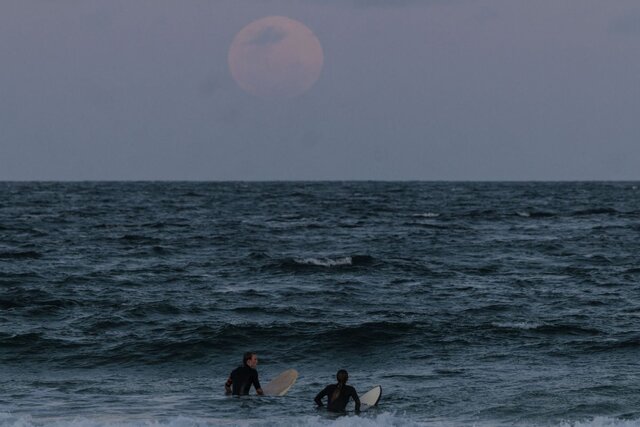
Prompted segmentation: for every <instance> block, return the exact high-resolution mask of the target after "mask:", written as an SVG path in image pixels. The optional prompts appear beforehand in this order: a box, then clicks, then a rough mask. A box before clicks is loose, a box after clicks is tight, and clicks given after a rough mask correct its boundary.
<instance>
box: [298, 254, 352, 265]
mask: <svg viewBox="0 0 640 427" xmlns="http://www.w3.org/2000/svg"><path fill="white" fill-rule="evenodd" d="M296 262H297V263H298V264H302V265H317V266H319V267H336V266H340V265H352V264H353V259H352V258H351V257H350V256H347V257H344V258H337V259H330V258H304V259H296Z"/></svg>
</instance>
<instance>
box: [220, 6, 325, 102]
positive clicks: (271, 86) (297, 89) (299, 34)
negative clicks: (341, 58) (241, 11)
mask: <svg viewBox="0 0 640 427" xmlns="http://www.w3.org/2000/svg"><path fill="white" fill-rule="evenodd" d="M228 61H229V70H230V71H231V75H232V76H233V79H234V80H235V81H236V83H237V84H238V86H240V87H241V88H242V89H243V90H244V91H246V92H248V93H250V94H252V95H255V96H259V97H264V98H272V97H274V98H293V97H296V96H298V95H301V94H303V93H305V92H306V91H308V90H309V89H310V88H311V87H312V86H313V85H314V84H315V83H316V81H317V80H318V78H319V77H320V73H321V71H322V65H323V63H324V54H323V51H322V45H321V44H320V41H319V40H318V38H317V37H316V36H315V35H314V34H313V32H312V31H311V30H310V29H309V28H307V27H306V26H305V25H304V24H302V23H300V22H298V21H295V20H293V19H290V18H285V17H283V16H268V17H265V18H261V19H258V20H257V21H253V22H251V23H250V24H249V25H247V26H246V27H244V28H243V29H242V30H240V32H239V33H238V34H237V35H236V36H235V38H234V39H233V42H232V43H231V47H230V48H229V58H228Z"/></svg>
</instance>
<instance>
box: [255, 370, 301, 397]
mask: <svg viewBox="0 0 640 427" xmlns="http://www.w3.org/2000/svg"><path fill="white" fill-rule="evenodd" d="M297 379H298V371H296V370H295V369H287V370H286V371H284V372H283V373H281V374H280V375H278V376H277V377H275V378H274V379H272V380H271V381H269V383H268V384H267V385H265V386H264V387H262V391H263V392H264V394H265V396H284V395H285V394H287V392H288V391H289V389H290V388H291V386H293V384H294V383H295V382H296V380H297Z"/></svg>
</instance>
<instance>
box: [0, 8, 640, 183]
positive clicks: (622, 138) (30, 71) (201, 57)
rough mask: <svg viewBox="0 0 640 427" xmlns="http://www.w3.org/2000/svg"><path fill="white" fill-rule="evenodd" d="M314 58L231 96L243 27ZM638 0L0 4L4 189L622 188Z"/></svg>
mask: <svg viewBox="0 0 640 427" xmlns="http://www.w3.org/2000/svg"><path fill="white" fill-rule="evenodd" d="M267 16H283V17H287V18H290V19H293V20H296V21H298V22H300V23H302V24H304V25H305V26H306V27H308V28H309V29H310V30H311V31H312V32H313V34H315V37H316V38H317V40H318V41H319V42H320V44H321V46H322V51H323V55H324V60H323V66H322V70H321V72H320V75H319V78H318V80H317V81H316V83H315V84H314V85H313V86H312V87H311V88H310V89H308V90H307V91H306V92H304V93H302V94H301V95H299V96H296V97H293V98H290V97H289V98H287V97H259V96H255V95H252V94H250V93H248V92H245V91H244V90H243V89H242V88H241V87H240V85H239V84H238V83H237V82H236V81H235V80H234V78H233V76H232V74H231V72H230V69H229V64H228V55H229V48H230V46H231V44H232V42H233V40H234V37H235V36H236V34H238V33H239V32H240V31H241V30H242V29H243V28H244V27H245V26H246V25H247V24H249V23H251V22H252V21H255V20H257V19H260V18H263V17H267ZM639 83H640V3H639V2H638V1H637V0H606V1H602V0H535V1H532V0H287V1H285V0H180V1H176V0H3V1H2V2H0V180H473V181H476V180H501V181H502V180H507V181H512V180H515V181H520V180H544V181H555V180H638V179H640V84H639Z"/></svg>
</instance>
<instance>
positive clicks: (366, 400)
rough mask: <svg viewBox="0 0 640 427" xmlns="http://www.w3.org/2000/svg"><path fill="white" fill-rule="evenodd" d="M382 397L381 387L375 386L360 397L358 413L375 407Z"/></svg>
mask: <svg viewBox="0 0 640 427" xmlns="http://www.w3.org/2000/svg"><path fill="white" fill-rule="evenodd" d="M381 396H382V387H381V386H379V385H377V386H375V387H374V388H372V389H371V390H369V391H368V392H366V393H365V394H363V395H362V396H359V397H360V411H366V410H367V409H369V408H370V407H372V406H376V405H377V404H378V402H379V401H380V397H381Z"/></svg>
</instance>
